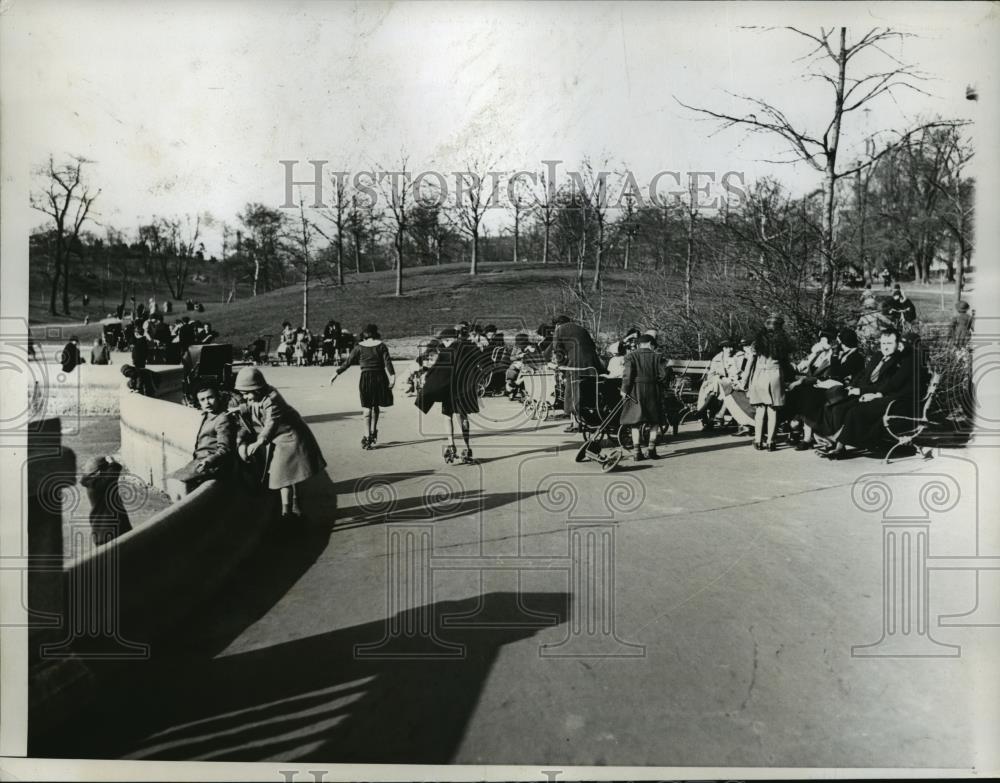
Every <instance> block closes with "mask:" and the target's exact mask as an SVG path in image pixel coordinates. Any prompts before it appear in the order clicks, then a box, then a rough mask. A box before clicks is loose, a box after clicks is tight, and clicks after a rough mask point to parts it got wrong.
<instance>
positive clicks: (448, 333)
mask: <svg viewBox="0 0 1000 783" xmlns="http://www.w3.org/2000/svg"><path fill="white" fill-rule="evenodd" d="M455 337H458V332H456V331H455V329H454V328H453V327H451V326H446V327H445V328H444V329H442V330H441V331H440V332H438V339H439V340H448V339H454V338H455Z"/></svg>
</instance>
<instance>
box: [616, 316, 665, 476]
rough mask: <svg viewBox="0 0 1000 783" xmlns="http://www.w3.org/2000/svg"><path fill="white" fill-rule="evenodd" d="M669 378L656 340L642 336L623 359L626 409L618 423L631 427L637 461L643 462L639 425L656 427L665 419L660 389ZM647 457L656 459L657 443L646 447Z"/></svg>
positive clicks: (646, 335) (623, 391)
mask: <svg viewBox="0 0 1000 783" xmlns="http://www.w3.org/2000/svg"><path fill="white" fill-rule="evenodd" d="M669 379H670V375H669V369H668V367H667V365H666V362H664V361H663V359H662V357H661V356H660V355H659V354H658V353H657V352H656V350H655V341H654V339H653V336H652V335H650V334H641V335H639V337H638V339H637V347H636V349H635V350H634V351H632V352H631V353H629V354H627V355H626V356H625V366H624V369H623V371H622V396H623V397H625V407H624V410H622V416H621V423H622V424H628V425H631V427H632V445H633V447H634V449H635V460H636V462H638V461H640V460H644V459H645V458H646V455H645V454H643V452H642V442H641V438H642V425H643V424H646V425H649V427H650V428H652V427H659V426H660V424H661V423H662V421H663V419H664V412H663V405H662V395H661V388H662V387H663V386H664V385H666V384H667V382H668V381H669ZM649 456H650V457H652V458H653V459H656V458H657V457H658V456H659V455H658V454H657V453H656V442H655V441H654V442H653V443H651V444H650V446H649Z"/></svg>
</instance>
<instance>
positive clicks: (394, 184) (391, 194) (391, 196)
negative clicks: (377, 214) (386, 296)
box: [378, 153, 413, 296]
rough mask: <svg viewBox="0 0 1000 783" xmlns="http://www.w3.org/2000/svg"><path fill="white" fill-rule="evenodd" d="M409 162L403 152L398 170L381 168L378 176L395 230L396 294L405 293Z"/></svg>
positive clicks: (409, 201) (411, 184) (410, 193)
mask: <svg viewBox="0 0 1000 783" xmlns="http://www.w3.org/2000/svg"><path fill="white" fill-rule="evenodd" d="M407 162H408V156H407V155H406V153H401V155H400V162H399V168H398V169H397V170H396V171H386V170H385V169H381V168H380V169H379V176H378V187H379V190H380V191H381V192H382V196H383V198H384V199H385V201H386V204H387V205H388V207H389V212H388V213H387V217H388V219H389V222H390V224H391V225H392V228H393V229H394V232H395V236H394V238H393V246H394V248H395V250H396V296H402V295H403V251H404V248H405V243H406V232H407V226H408V221H409V213H410V209H411V208H412V203H411V202H412V190H413V180H412V179H411V177H410V172H409V171H407V170H406V166H407Z"/></svg>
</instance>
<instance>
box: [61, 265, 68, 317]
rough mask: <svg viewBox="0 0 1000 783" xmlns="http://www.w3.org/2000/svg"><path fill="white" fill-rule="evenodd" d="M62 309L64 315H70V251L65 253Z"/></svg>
mask: <svg viewBox="0 0 1000 783" xmlns="http://www.w3.org/2000/svg"><path fill="white" fill-rule="evenodd" d="M62 311H63V315H69V252H68V251H67V252H65V253H64V255H63V270H62Z"/></svg>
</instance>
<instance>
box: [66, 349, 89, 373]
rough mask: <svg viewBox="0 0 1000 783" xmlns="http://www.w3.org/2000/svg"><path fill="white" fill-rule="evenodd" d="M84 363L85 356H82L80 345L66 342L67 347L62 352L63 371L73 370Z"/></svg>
mask: <svg viewBox="0 0 1000 783" xmlns="http://www.w3.org/2000/svg"><path fill="white" fill-rule="evenodd" d="M83 363H84V361H83V358H82V357H81V356H80V346H79V345H77V344H76V343H74V342H68V343H66V347H65V348H63V352H62V371H63V372H73V370H75V369H76V368H77V367H78V366H79V365H81V364H83Z"/></svg>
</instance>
